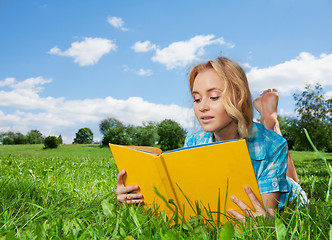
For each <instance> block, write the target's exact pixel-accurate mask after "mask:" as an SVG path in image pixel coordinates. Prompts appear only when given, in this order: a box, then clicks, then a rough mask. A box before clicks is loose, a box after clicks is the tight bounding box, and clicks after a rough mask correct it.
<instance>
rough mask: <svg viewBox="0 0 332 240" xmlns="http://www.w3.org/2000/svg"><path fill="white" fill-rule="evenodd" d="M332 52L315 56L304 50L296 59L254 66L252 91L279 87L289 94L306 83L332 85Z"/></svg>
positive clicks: (281, 90) (250, 78)
mask: <svg viewBox="0 0 332 240" xmlns="http://www.w3.org/2000/svg"><path fill="white" fill-rule="evenodd" d="M331 66H332V54H321V55H320V56H319V57H315V56H313V55H312V54H310V53H308V52H302V53H300V54H299V56H297V57H296V58H295V59H291V60H289V61H285V62H284V63H280V64H277V65H275V66H270V67H267V68H257V67H254V68H252V69H251V70H250V71H249V72H248V73H247V77H248V81H249V84H250V88H251V90H252V91H258V92H262V91H263V90H264V89H267V88H277V89H278V90H279V92H280V93H283V94H289V93H291V92H292V91H293V90H295V89H300V90H304V86H305V84H306V83H309V84H312V85H314V84H316V83H317V82H319V83H320V84H322V85H323V86H332V68H331Z"/></svg>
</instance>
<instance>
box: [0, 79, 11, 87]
mask: <svg viewBox="0 0 332 240" xmlns="http://www.w3.org/2000/svg"><path fill="white" fill-rule="evenodd" d="M14 83H15V78H6V79H5V80H3V81H0V87H6V86H12V85H13V84H14Z"/></svg>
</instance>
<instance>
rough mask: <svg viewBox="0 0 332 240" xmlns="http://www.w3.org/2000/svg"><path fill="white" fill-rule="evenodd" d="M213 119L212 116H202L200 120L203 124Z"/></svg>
mask: <svg viewBox="0 0 332 240" xmlns="http://www.w3.org/2000/svg"><path fill="white" fill-rule="evenodd" d="M213 119H214V117H212V116H202V117H201V121H202V123H204V124H207V123H209V122H211V121H212V120H213Z"/></svg>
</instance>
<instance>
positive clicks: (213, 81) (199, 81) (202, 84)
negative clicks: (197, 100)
mask: <svg viewBox="0 0 332 240" xmlns="http://www.w3.org/2000/svg"><path fill="white" fill-rule="evenodd" d="M214 88H216V89H220V90H223V89H224V88H225V81H224V80H223V79H221V78H220V77H219V76H218V74H217V72H216V71H215V70H214V69H212V68H211V69H208V70H206V71H203V72H199V73H198V74H197V76H196V78H195V81H194V84H193V92H197V91H208V90H210V89H214Z"/></svg>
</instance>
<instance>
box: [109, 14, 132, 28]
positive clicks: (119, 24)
mask: <svg viewBox="0 0 332 240" xmlns="http://www.w3.org/2000/svg"><path fill="white" fill-rule="evenodd" d="M107 22H108V23H109V24H111V25H112V26H113V27H115V28H117V29H121V30H122V31H124V32H125V31H128V29H127V28H125V27H124V24H125V23H124V21H123V20H122V18H119V17H111V16H109V17H107Z"/></svg>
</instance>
